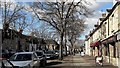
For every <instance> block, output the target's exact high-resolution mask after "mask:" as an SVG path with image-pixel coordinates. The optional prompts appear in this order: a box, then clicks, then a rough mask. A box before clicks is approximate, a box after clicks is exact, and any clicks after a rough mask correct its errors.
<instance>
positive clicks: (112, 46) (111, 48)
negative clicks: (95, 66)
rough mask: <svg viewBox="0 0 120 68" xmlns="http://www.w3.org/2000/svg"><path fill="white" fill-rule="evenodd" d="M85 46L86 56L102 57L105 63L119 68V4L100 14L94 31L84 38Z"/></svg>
mask: <svg viewBox="0 0 120 68" xmlns="http://www.w3.org/2000/svg"><path fill="white" fill-rule="evenodd" d="M85 45H86V54H88V55H92V56H98V55H102V56H103V57H104V60H106V62H109V63H112V64H113V65H115V66H119V67H120V65H119V64H120V2H117V3H116V4H115V5H114V6H113V8H112V9H107V12H106V13H103V14H102V17H101V18H99V20H98V22H97V25H95V29H93V30H92V31H90V33H89V34H88V35H87V36H86V40H85ZM88 48H89V49H88ZM87 49H88V50H87Z"/></svg>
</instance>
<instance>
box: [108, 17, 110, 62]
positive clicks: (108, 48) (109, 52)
mask: <svg viewBox="0 0 120 68" xmlns="http://www.w3.org/2000/svg"><path fill="white" fill-rule="evenodd" d="M108 36H109V18H108ZM108 54H109V63H110V48H109V44H108Z"/></svg>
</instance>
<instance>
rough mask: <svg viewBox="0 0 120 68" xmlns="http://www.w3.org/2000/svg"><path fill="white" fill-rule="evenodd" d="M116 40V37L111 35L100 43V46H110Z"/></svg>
mask: <svg viewBox="0 0 120 68" xmlns="http://www.w3.org/2000/svg"><path fill="white" fill-rule="evenodd" d="M116 40H117V38H116V35H112V36H110V37H108V38H106V39H105V40H103V41H102V44H111V43H114V42H115V41H116Z"/></svg>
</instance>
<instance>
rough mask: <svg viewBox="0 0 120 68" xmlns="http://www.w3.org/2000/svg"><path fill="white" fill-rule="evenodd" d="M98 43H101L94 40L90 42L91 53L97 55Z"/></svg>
mask: <svg viewBox="0 0 120 68" xmlns="http://www.w3.org/2000/svg"><path fill="white" fill-rule="evenodd" d="M100 44H101V42H100V41H95V42H92V43H91V45H90V47H91V48H92V50H91V53H92V55H93V56H98V55H99V52H100V51H99V49H100V47H99V45H100Z"/></svg>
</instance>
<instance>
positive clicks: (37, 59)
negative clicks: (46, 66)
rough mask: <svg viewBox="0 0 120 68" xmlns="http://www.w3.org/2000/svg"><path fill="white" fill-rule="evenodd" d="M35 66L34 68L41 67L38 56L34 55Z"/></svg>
mask: <svg viewBox="0 0 120 68" xmlns="http://www.w3.org/2000/svg"><path fill="white" fill-rule="evenodd" d="M33 66H34V67H37V68H38V67H40V61H39V58H38V57H37V55H36V54H35V53H33Z"/></svg>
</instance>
